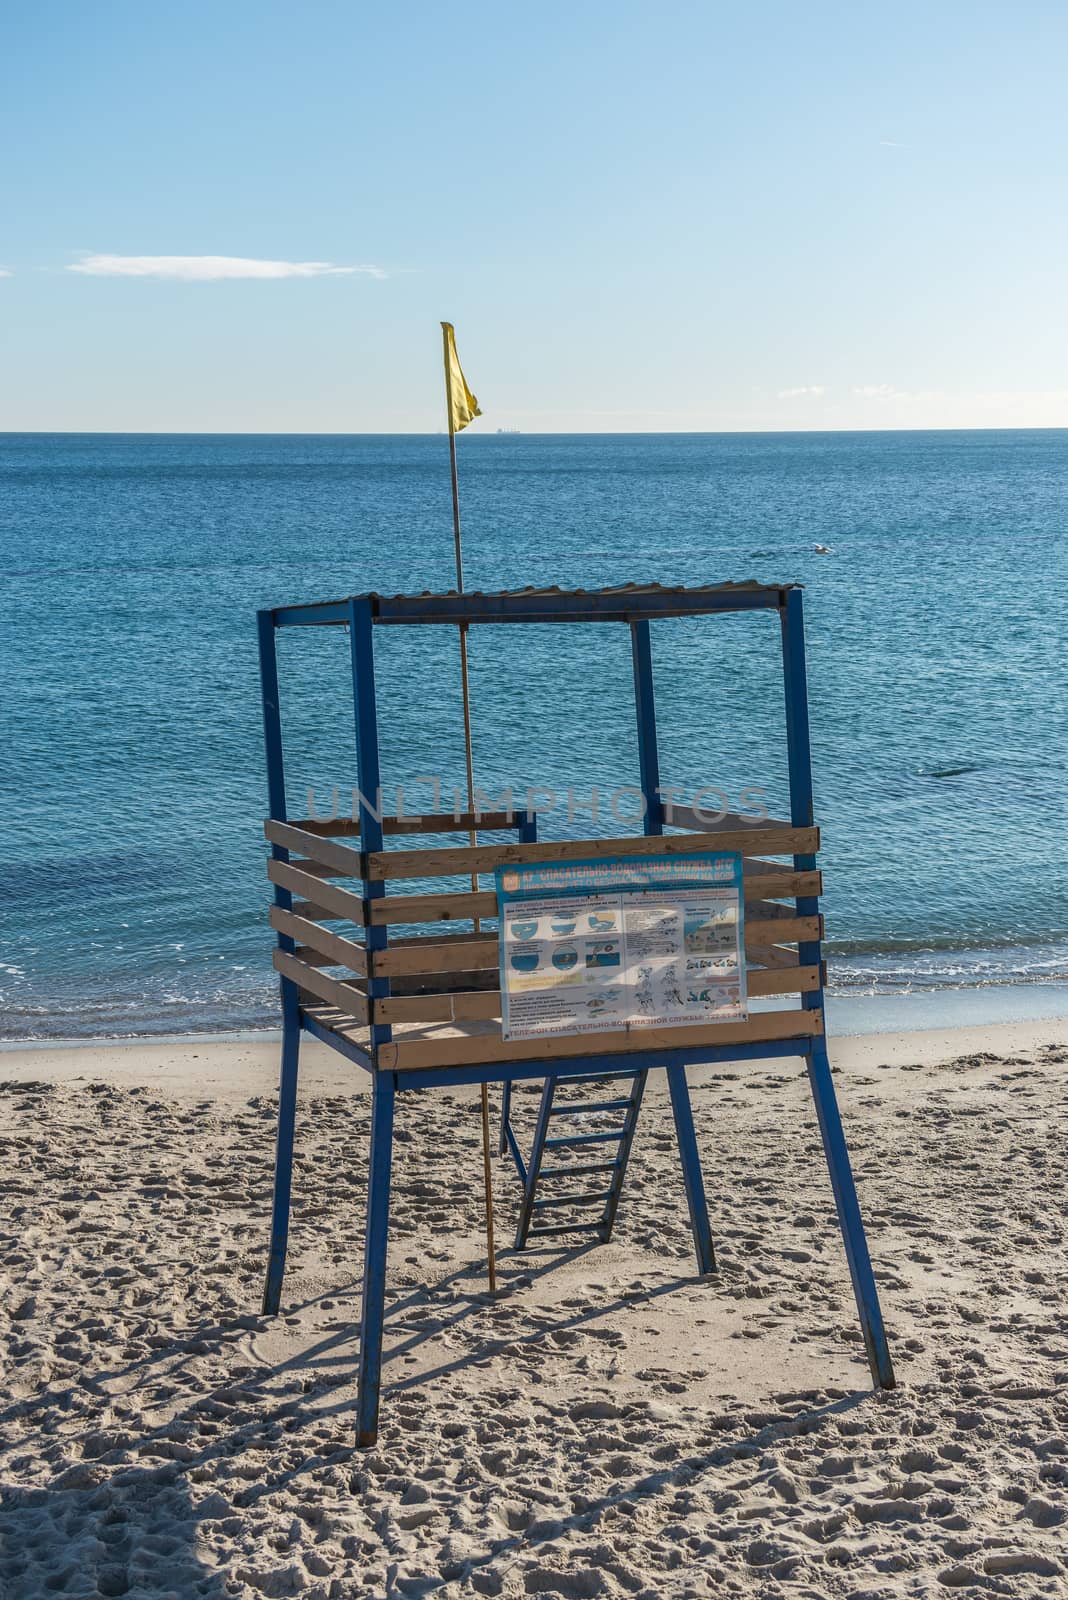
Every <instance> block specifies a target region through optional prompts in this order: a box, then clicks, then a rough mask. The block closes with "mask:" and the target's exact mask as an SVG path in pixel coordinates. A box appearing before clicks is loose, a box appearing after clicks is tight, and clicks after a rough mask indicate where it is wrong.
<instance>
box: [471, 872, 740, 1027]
mask: <svg viewBox="0 0 1068 1600" xmlns="http://www.w3.org/2000/svg"><path fill="white" fill-rule="evenodd" d="M496 881H497V908H498V916H499V918H500V961H501V995H502V1007H503V1034H504V1037H505V1038H506V1039H534V1038H538V1037H540V1036H543V1035H546V1034H569V1033H607V1032H614V1031H617V1030H623V1029H627V1028H663V1027H678V1026H682V1025H685V1024H686V1023H709V1022H734V1021H740V1020H743V1019H744V1018H745V1016H746V993H745V960H744V949H745V943H744V932H743V926H742V919H743V903H744V897H743V893H742V858H741V856H740V855H736V854H732V853H724V854H711V853H709V852H707V851H705V852H700V853H689V854H682V853H680V854H679V855H662V856H641V857H635V856H624V857H619V856H612V857H602V858H599V859H594V860H584V861H546V862H539V863H537V864H536V865H530V866H515V867H499V868H498V869H497V874H496Z"/></svg>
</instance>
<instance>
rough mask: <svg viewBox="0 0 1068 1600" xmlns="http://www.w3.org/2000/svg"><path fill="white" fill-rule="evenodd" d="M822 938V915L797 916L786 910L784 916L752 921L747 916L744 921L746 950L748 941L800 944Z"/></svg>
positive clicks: (756, 943)
mask: <svg viewBox="0 0 1068 1600" xmlns="http://www.w3.org/2000/svg"><path fill="white" fill-rule="evenodd" d="M822 938H823V918H822V917H798V916H794V915H793V913H791V912H787V914H786V916H785V917H771V918H767V919H761V918H754V919H753V920H752V921H750V920H749V918H748V917H747V918H746V921H745V948H746V951H747V952H748V950H749V946H750V943H752V944H754V945H761V944H802V943H805V942H807V941H811V940H815V939H822Z"/></svg>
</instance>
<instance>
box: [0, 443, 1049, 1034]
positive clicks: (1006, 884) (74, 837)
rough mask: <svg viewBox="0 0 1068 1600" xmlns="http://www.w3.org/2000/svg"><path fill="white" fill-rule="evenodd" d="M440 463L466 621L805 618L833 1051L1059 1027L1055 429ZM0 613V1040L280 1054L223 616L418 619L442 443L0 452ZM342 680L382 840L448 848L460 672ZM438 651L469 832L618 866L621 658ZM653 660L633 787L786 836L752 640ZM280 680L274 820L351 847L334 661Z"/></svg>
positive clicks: (322, 648) (474, 447)
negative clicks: (618, 592) (467, 684)
mask: <svg viewBox="0 0 1068 1600" xmlns="http://www.w3.org/2000/svg"><path fill="white" fill-rule="evenodd" d="M458 447H459V448H458V454H459V476H460V496H461V506H462V513H463V538H464V560H465V577H466V582H467V586H468V588H471V589H498V588H518V587H521V586H523V585H526V584H533V585H539V586H540V585H549V584H559V585H561V586H564V587H582V588H590V587H594V586H598V585H606V584H618V583H624V582H628V581H639V582H643V581H657V582H660V583H664V584H708V583H716V582H720V581H722V580H726V579H733V580H742V579H749V578H756V579H759V580H760V581H762V582H765V583H774V584H778V583H800V584H802V585H803V586H804V605H805V614H806V629H807V640H808V652H809V690H810V701H811V721H812V752H813V763H814V785H815V797H816V816H817V821H818V822H819V824H820V826H821V829H822V837H823V851H822V856H821V864H822V867H823V871H824V882H825V898H824V910H825V914H826V921H827V930H828V943H827V954H828V959H829V972H830V983H831V991H832V1008H833V1007H835V1006H837V1007H838V1008H839V1009H838V1015H839V1016H840V1017H841V1018H842V1019H843V1020H844V1022H845V1023H846V1024H847V1025H849V1026H850V1027H852V1028H854V1029H856V1028H861V1029H862V1028H863V1027H864V1026H865V1024H864V1022H863V1021H862V1020H861V1021H858V1020H857V1019H858V1018H863V1017H867V1018H868V1019H869V1020H870V1019H871V1018H875V1017H880V1018H885V1017H886V1016H887V1015H889V1014H890V1013H889V1012H888V1011H887V1004H888V1003H889V1002H893V1003H894V1005H896V1007H897V1012H900V1014H901V1015H902V1016H905V1017H906V1018H912V1019H913V1020H914V1021H915V1022H916V1023H917V1025H926V1023H927V1022H936V1021H939V1020H940V1019H944V1018H946V1017H947V1016H952V1017H953V1018H954V1020H958V1021H966V1020H969V1018H971V1019H980V1018H984V1017H993V1016H996V1015H1017V1016H1020V1015H1029V1014H1042V1013H1043V1012H1044V1013H1045V1014H1055V1015H1064V1014H1068V826H1066V825H1068V803H1066V796H1068V742H1066V739H1068V655H1066V650H1065V634H1066V622H1068V605H1066V594H1068V431H1064V430H1050V431H1032V430H1028V431H1009V432H996V431H979V432H927V433H919V432H915V433H903V432H894V433H837V434H836V433H811V434H804V433H790V434H767V433H762V434H737V433H735V434H649V435H638V434H627V435H619V434H617V435H603V436H602V435H555V436H554V435H522V434H520V435H516V434H501V435H498V434H495V433H493V432H492V431H485V432H480V431H479V426H478V425H476V427H474V428H472V429H470V430H469V431H468V432H466V433H465V434H463V435H462V436H461V437H460V439H459V440H458ZM0 573H2V587H3V596H4V600H3V621H2V627H0V688H2V701H0V704H2V739H0V780H2V789H3V814H4V816H5V818H6V822H5V824H4V829H3V839H2V844H0V855H2V863H0V890H2V892H0V906H2V916H0V1035H2V1037H3V1038H4V1039H5V1040H6V1041H9V1042H10V1041H22V1042H25V1041H31V1040H65V1039H87V1038H102V1037H118V1038H133V1037H138V1036H141V1037H144V1036H153V1035H161V1034H180V1033H189V1032H193V1033H213V1034H219V1033H235V1032H244V1031H250V1030H256V1029H260V1028H269V1027H273V1026H276V1024H277V990H276V984H275V980H274V978H273V975H272V971H271V965H270V951H271V942H272V939H271V934H270V931H269V929H268V925H267V904H268V895H267V888H266V878H265V870H264V869H265V855H266V847H265V844H264V839H263V832H262V823H263V818H264V816H265V814H266V781H265V770H264V757H263V745H262V728H261V718H260V695H259V682H258V670H257V655H256V619H255V613H256V609H257V608H258V607H261V606H277V605H285V604H294V603H296V602H300V601H309V600H322V599H331V598H337V597H341V596H345V595H349V594H353V593H362V592H365V591H370V590H377V591H380V592H383V593H389V594H393V593H398V592H412V591H420V590H426V589H431V590H433V589H447V588H450V587H452V585H453V582H454V574H453V538H452V521H451V499H450V487H449V463H448V441H447V439H446V438H445V436H444V435H438V436H433V435H430V436H427V435H419V436H397V435H389V436H366V435H363V436H351V435H329V436H308V435H293V436H268V435H254V436H236V435H205V436H192V435H165V436H153V435H146V434H121V435H117V434H82V435H79V434H55V435H48V434H24V435H19V434H6V435H0ZM378 642H379V645H380V648H379V652H378V663H377V665H378V691H379V720H380V732H381V744H382V767H383V785H384V790H385V796H386V800H387V803H389V804H390V805H391V806H392V805H393V804H396V803H397V798H398V797H397V794H396V790H397V788H398V787H399V788H400V790H401V795H400V803H401V804H402V805H403V808H404V809H405V810H406V811H409V812H413V811H419V810H427V809H434V808H435V806H434V801H435V800H437V801H438V803H439V805H440V807H441V808H442V809H447V808H448V807H449V806H451V804H452V799H451V795H452V789H453V787H454V786H455V785H457V784H459V785H461V786H462V784H463V774H464V756H463V737H462V715H461V697H460V679H459V658H458V643H457V636H456V632H455V630H452V629H448V628H417V629H416V628H413V629H381V630H379V641H378ZM470 651H471V686H472V704H473V717H474V753H475V766H476V775H477V778H478V781H479V785H480V787H481V788H482V789H483V790H484V792H485V794H486V795H487V796H490V797H494V798H496V797H499V796H501V795H502V794H504V793H505V792H506V791H508V790H509V789H511V791H512V794H513V796H514V797H515V803H516V804H521V803H523V799H524V797H525V796H526V794H527V791H528V790H530V789H534V790H537V791H538V795H537V803H538V804H539V806H540V807H541V814H540V817H539V831H540V836H541V837H543V838H546V839H553V838H565V837H570V838H576V837H579V838H581V837H590V836H595V835H605V834H610V833H631V832H634V831H638V824H637V823H636V822H635V821H634V808H635V802H634V798H633V793H632V790H633V787H634V786H635V785H636V784H637V782H638V779H637V756H636V744H635V734H634V714H633V681H632V678H631V668H630V659H629V639H628V634H627V630H626V628H625V627H623V626H620V625H609V624H588V625H587V624H583V625H578V626H572V627H552V626H538V627H534V626H531V627H514V626H510V627H484V628H479V629H476V630H473V631H472V635H471V644H470ZM653 651H654V664H655V682H656V691H657V699H658V711H659V719H660V752H661V756H660V762H661V775H662V779H663V782H664V783H665V784H670V785H672V786H673V787H674V788H675V790H676V792H677V794H678V796H679V798H680V799H682V800H686V799H691V798H692V797H693V796H694V794H695V793H696V791H698V790H702V791H705V795H704V798H703V800H702V803H703V804H705V805H709V804H710V805H711V806H712V808H713V809H715V807H716V806H717V805H718V803H719V802H718V801H717V800H716V799H714V798H712V799H710V798H709V797H710V795H713V796H714V795H717V794H721V795H723V796H725V797H726V800H727V802H728V803H729V805H730V807H731V808H732V809H747V808H748V809H752V808H754V807H756V808H759V807H761V806H764V807H766V809H767V810H768V812H769V813H770V814H771V815H772V816H785V815H788V814H789V813H788V804H787V783H786V763H785V742H784V712H783V694H782V676H781V661H780V656H779V643H778V631H777V625H776V622H775V619H774V617H773V616H772V615H759V614H757V615H752V616H744V615H735V616H718V617H712V618H706V619H700V620H683V621H672V622H663V623H658V624H654V627H653ZM280 671H281V682H282V689H281V698H282V706H283V713H284V717H285V725H286V757H287V780H288V790H289V806H290V811H291V813H292V814H296V815H307V814H309V811H312V812H314V813H315V814H318V815H324V814H326V813H327V812H328V811H330V810H331V809H332V807H334V806H335V805H336V806H337V807H338V808H339V809H341V810H342V811H346V812H347V811H348V810H350V809H351V797H352V790H353V787H354V785H355V784H356V773H355V760H354V750H353V743H352V713H351V680H350V678H349V676H348V673H349V665H348V646H347V639H346V635H345V632H344V630H342V629H320V630H291V631H289V632H287V633H286V634H285V635H284V636H283V637H282V639H281V645H280ZM1051 1008H1052V1009H1051ZM894 1014H895V1015H896V1014H897V1013H894ZM850 1019H852V1020H850Z"/></svg>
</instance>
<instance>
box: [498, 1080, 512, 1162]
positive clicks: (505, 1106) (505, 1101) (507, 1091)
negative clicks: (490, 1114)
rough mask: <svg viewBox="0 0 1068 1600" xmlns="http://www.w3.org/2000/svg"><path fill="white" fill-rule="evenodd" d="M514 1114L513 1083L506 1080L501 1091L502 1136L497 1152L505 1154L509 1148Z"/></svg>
mask: <svg viewBox="0 0 1068 1600" xmlns="http://www.w3.org/2000/svg"><path fill="white" fill-rule="evenodd" d="M511 1115H512V1085H511V1082H510V1081H506V1082H505V1084H504V1088H503V1089H502V1091H501V1136H500V1140H499V1142H498V1146H497V1154H498V1155H499V1156H503V1155H504V1154H505V1153H506V1151H507V1149H508V1124H509V1120H510V1118H511Z"/></svg>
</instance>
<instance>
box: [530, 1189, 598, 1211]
mask: <svg viewBox="0 0 1068 1600" xmlns="http://www.w3.org/2000/svg"><path fill="white" fill-rule="evenodd" d="M611 1198H612V1191H611V1189H606V1190H605V1191H604V1193H603V1194H554V1195H550V1196H549V1198H548V1199H547V1200H535V1202H534V1207H533V1209H534V1210H535V1211H544V1210H545V1209H546V1207H547V1206H595V1205H600V1203H601V1201H602V1200H610V1199H611Z"/></svg>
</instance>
